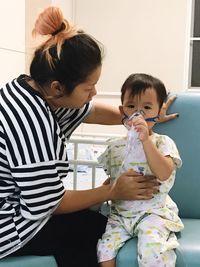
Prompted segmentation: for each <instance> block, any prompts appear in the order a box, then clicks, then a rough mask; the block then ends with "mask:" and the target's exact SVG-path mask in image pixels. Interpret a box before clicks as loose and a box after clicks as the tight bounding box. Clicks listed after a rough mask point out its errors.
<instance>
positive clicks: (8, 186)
mask: <svg viewBox="0 0 200 267" xmlns="http://www.w3.org/2000/svg"><path fill="white" fill-rule="evenodd" d="M34 32H35V33H37V34H40V35H46V36H47V37H48V39H47V41H45V42H44V43H43V44H42V45H41V46H40V47H38V49H37V50H36V51H35V54H34V57H33V60H32V63H31V66H30V76H27V75H21V76H19V77H18V78H17V79H14V80H13V81H12V82H10V83H7V84H6V85H5V86H4V87H3V88H2V89H1V95H0V103H1V106H0V113H1V114H0V148H1V150H0V153H1V157H0V170H1V182H0V186H1V187H0V188H1V195H0V203H1V209H0V224H1V233H0V258H3V257H5V256H7V255H12V256H14V255H15V256H16V255H54V256H55V259H56V261H57V264H58V266H70V267H71V266H81V265H82V266H86V265H85V264H84V263H87V266H88V267H90V266H91V267H95V266H98V265H97V258H96V243H97V240H98V238H99V237H100V236H101V234H102V232H103V231H104V228H105V225H106V218H105V217H104V216H102V215H101V214H99V213H95V212H92V211H90V210H88V209H87V208H89V207H90V206H92V205H94V204H97V203H101V202H104V201H107V200H114V199H149V198H151V197H152V194H153V193H154V192H156V191H157V190H158V183H157V182H156V179H155V178H154V177H143V176H139V175H136V173H134V172H133V171H128V172H126V173H124V174H123V175H122V176H120V177H119V178H118V180H117V182H116V183H115V184H110V183H108V182H105V183H104V184H103V185H102V186H100V187H98V188H95V189H91V190H82V191H75V190H72V191H71V190H67V189H65V188H64V187H63V183H62V179H63V178H64V177H66V175H67V172H68V159H67V152H66V147H65V144H66V142H65V140H66V138H69V137H70V135H71V134H72V132H73V131H74V130H75V128H76V127H77V126H78V125H79V124H80V123H81V122H86V123H98V124H120V123H121V119H122V118H121V117H120V114H119V111H118V110H117V109H115V108H113V107H109V106H104V105H100V104H95V105H93V106H92V104H91V102H90V101H91V100H92V97H93V96H94V95H95V94H96V89H95V84H96V83H97V81H98V79H99V76H100V74H101V63H102V52H101V49H100V46H99V45H98V43H97V42H96V41H95V40H94V39H93V38H92V37H90V36H89V35H87V34H85V33H83V32H79V31H77V30H76V29H75V27H74V26H73V25H71V24H70V23H69V22H68V21H67V20H65V19H64V18H63V15H62V13H61V11H60V10H59V9H58V8H56V7H49V8H47V9H45V10H44V11H43V12H42V13H41V14H40V15H39V17H38V19H37V21H36V23H35V28H34ZM170 101H173V99H170ZM169 104H170V102H167V106H168V105H169ZM167 106H166V107H164V109H163V116H162V118H164V120H168V119H170V118H172V117H174V116H176V114H172V115H170V116H165V108H167Z"/></svg>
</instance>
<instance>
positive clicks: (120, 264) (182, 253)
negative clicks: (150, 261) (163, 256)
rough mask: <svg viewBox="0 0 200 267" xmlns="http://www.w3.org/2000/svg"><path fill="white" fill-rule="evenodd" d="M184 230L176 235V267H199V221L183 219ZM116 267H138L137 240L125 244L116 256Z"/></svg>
mask: <svg viewBox="0 0 200 267" xmlns="http://www.w3.org/2000/svg"><path fill="white" fill-rule="evenodd" d="M183 223H184V225H185V229H184V230H183V231H182V232H181V233H179V234H178V241H179V244H180V246H179V247H178V248H177V249H176V254H177V262H176V267H186V266H187V267H199V266H200V238H199V237H200V219H183ZM117 267H138V263H137V238H133V239H131V240H129V241H128V242H126V244H125V246H124V247H123V248H122V249H121V250H120V251H119V253H118V255H117Z"/></svg>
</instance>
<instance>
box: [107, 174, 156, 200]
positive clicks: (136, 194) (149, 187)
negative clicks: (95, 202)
mask: <svg viewBox="0 0 200 267" xmlns="http://www.w3.org/2000/svg"><path fill="white" fill-rule="evenodd" d="M159 185H160V183H159V182H158V181H157V180H156V178H155V177H154V176H143V175H141V174H138V173H136V172H135V171H133V170H129V171H127V172H125V173H124V174H122V175H121V176H120V177H119V178H118V179H117V180H115V181H114V182H113V184H112V186H111V200H117V199H120V200H142V199H151V198H152V197H153V194H155V193H157V192H158V191H159Z"/></svg>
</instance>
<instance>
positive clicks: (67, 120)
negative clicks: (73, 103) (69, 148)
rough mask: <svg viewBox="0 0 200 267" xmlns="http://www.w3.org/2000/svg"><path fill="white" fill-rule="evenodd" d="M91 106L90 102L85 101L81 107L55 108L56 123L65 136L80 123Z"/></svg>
mask: <svg viewBox="0 0 200 267" xmlns="http://www.w3.org/2000/svg"><path fill="white" fill-rule="evenodd" d="M91 108H92V103H91V102H90V103H87V104H86V105H85V106H84V107H83V108H81V109H66V108H60V109H57V110H56V112H55V114H56V116H57V119H58V123H59V125H60V127H61V129H62V132H63V133H64V135H65V137H66V138H67V139H69V137H70V136H71V134H72V133H73V131H74V130H75V129H76V128H77V127H78V126H79V125H80V123H81V122H82V121H83V120H84V118H85V117H86V116H87V115H88V114H89V112H90V110H91Z"/></svg>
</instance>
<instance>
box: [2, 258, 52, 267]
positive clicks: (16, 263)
mask: <svg viewBox="0 0 200 267" xmlns="http://www.w3.org/2000/svg"><path fill="white" fill-rule="evenodd" d="M0 267H57V264H56V261H55V259H54V257H53V256H23V257H8V258H4V259H2V260H0Z"/></svg>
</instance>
